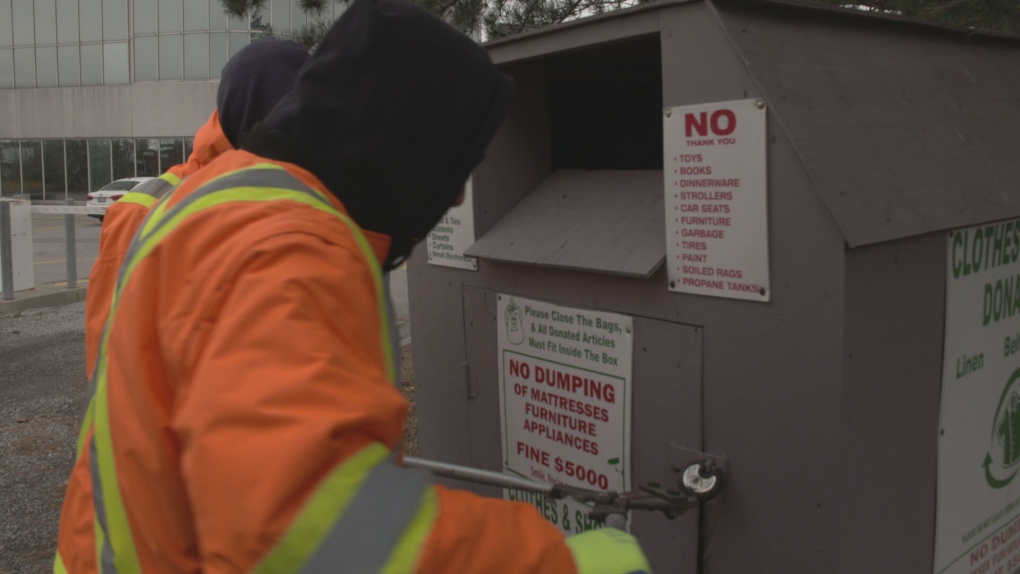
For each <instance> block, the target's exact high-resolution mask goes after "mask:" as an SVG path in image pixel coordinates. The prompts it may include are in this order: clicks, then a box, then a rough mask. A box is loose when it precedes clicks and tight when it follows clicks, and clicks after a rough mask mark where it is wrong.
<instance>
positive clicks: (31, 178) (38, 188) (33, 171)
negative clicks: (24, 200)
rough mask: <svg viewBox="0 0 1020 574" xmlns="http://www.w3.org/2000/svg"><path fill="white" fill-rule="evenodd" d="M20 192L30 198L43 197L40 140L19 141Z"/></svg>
mask: <svg viewBox="0 0 1020 574" xmlns="http://www.w3.org/2000/svg"><path fill="white" fill-rule="evenodd" d="M21 193H22V194H23V195H27V196H28V197H29V198H30V199H42V198H43V166H42V142H41V141H39V140H24V141H22V142H21Z"/></svg>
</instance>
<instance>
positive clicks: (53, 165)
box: [42, 140, 67, 199]
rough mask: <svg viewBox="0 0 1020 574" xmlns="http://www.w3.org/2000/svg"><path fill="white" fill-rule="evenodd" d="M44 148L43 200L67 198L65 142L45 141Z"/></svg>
mask: <svg viewBox="0 0 1020 574" xmlns="http://www.w3.org/2000/svg"><path fill="white" fill-rule="evenodd" d="M42 148H43V199H63V198H65V197H67V179H66V178H65V173H66V172H65V170H64V141H63V140H44V141H43V143H42Z"/></svg>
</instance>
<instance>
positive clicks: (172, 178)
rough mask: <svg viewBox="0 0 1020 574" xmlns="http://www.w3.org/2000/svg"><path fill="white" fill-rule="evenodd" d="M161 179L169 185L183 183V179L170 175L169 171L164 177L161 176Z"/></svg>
mask: <svg viewBox="0 0 1020 574" xmlns="http://www.w3.org/2000/svg"><path fill="white" fill-rule="evenodd" d="M159 179H162V180H163V181H165V182H167V183H169V184H170V185H177V184H179V183H181V178H179V177H177V176H176V175H174V174H172V173H170V172H169V171H168V172H166V173H164V174H163V175H161V176H159Z"/></svg>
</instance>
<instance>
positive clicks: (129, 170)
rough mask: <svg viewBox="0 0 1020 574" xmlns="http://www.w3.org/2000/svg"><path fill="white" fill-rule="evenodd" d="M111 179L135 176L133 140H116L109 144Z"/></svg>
mask: <svg viewBox="0 0 1020 574" xmlns="http://www.w3.org/2000/svg"><path fill="white" fill-rule="evenodd" d="M111 148H112V153H113V160H112V163H113V179H123V178H125V177H134V176H135V140H131V139H118V140H113V142H112V143H111Z"/></svg>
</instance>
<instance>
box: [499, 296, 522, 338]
mask: <svg viewBox="0 0 1020 574" xmlns="http://www.w3.org/2000/svg"><path fill="white" fill-rule="evenodd" d="M503 322H504V323H505V324H506V338H507V339H509V340H510V342H511V343H513V344H514V345H520V344H521V343H523V342H524V313H521V308H520V307H518V306H517V302H516V301H514V299H513V297H511V298H510V303H509V304H507V306H506V311H504V312H503Z"/></svg>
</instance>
